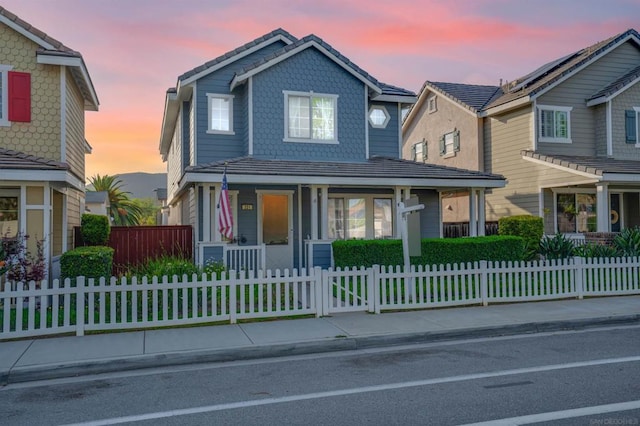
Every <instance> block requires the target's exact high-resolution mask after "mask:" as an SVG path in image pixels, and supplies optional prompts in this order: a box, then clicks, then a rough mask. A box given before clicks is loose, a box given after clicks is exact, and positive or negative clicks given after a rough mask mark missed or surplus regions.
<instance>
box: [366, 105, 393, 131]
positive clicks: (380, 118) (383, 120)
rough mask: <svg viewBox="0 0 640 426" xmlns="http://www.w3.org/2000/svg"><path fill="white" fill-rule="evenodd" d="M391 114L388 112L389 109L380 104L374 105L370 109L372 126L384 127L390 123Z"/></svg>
mask: <svg viewBox="0 0 640 426" xmlns="http://www.w3.org/2000/svg"><path fill="white" fill-rule="evenodd" d="M390 119H391V116H390V115H389V113H388V112H387V109H386V108H385V107H383V106H380V105H374V106H372V107H371V108H370V109H369V123H371V127H374V128H377V129H384V128H385V127H387V124H389V120H390Z"/></svg>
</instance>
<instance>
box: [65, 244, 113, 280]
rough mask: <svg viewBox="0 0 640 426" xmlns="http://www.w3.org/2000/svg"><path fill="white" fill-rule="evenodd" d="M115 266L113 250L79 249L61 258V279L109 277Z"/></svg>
mask: <svg viewBox="0 0 640 426" xmlns="http://www.w3.org/2000/svg"><path fill="white" fill-rule="evenodd" d="M112 266H113V249H112V248H111V247H104V246H89V247H78V248H75V249H73V250H69V251H68V252H66V253H64V254H63V255H62V256H60V272H61V277H62V279H63V280H64V279H65V278H71V279H75V278H76V277H82V276H83V277H87V278H100V277H109V276H110V275H111V268H112Z"/></svg>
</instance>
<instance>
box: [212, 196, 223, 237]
mask: <svg viewBox="0 0 640 426" xmlns="http://www.w3.org/2000/svg"><path fill="white" fill-rule="evenodd" d="M221 186H222V185H221V184H216V185H215V186H214V190H215V193H214V194H213V197H214V199H215V200H216V204H215V208H214V209H213V223H214V226H213V228H214V230H213V238H212V240H213V241H215V242H217V243H219V242H220V241H222V236H221V235H220V230H219V229H218V213H219V210H220V209H218V203H219V202H220V192H221V191H222V188H221Z"/></svg>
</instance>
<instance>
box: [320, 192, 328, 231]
mask: <svg viewBox="0 0 640 426" xmlns="http://www.w3.org/2000/svg"><path fill="white" fill-rule="evenodd" d="M320 199H321V202H320V203H321V204H320V206H321V208H320V235H321V236H322V239H323V240H326V239H328V238H329V208H328V207H329V187H328V186H327V185H323V186H321V187H320Z"/></svg>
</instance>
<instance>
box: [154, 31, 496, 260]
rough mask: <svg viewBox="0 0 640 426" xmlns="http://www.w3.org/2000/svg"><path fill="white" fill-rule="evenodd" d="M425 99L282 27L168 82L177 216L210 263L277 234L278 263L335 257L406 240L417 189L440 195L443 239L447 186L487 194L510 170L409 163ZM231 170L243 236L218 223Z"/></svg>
mask: <svg viewBox="0 0 640 426" xmlns="http://www.w3.org/2000/svg"><path fill="white" fill-rule="evenodd" d="M415 100H416V97H415V94H414V93H413V92H410V91H408V90H405V89H401V88H398V87H394V86H391V85H388V84H384V83H381V82H379V81H378V80H376V79H375V78H374V77H372V76H371V75H370V74H368V73H367V72H365V71H364V70H362V69H361V68H360V67H358V66H357V65H356V64H354V63H353V62H351V61H350V60H349V59H348V58H346V57H345V56H343V55H342V54H341V53H340V52H338V51H337V50H336V49H334V48H333V47H332V46H330V45H329V44H328V43H326V42H325V41H323V40H322V39H320V38H318V37H317V36H315V35H309V36H306V37H304V38H301V39H298V38H296V37H294V36H292V35H291V34H290V33H288V32H286V31H284V30H282V29H277V30H275V31H272V32H270V33H268V34H266V35H264V36H262V37H259V38H257V39H255V40H253V41H251V42H249V43H247V44H245V45H243V46H240V47H239V48H237V49H235V50H233V51H230V52H228V53H226V54H224V55H222V56H220V57H218V58H215V59H213V60H211V61H209V62H207V63H205V64H203V65H202V66H199V67H197V68H195V69H192V70H190V71H187V72H186V73H184V74H182V75H181V76H179V77H178V81H177V85H176V87H174V88H170V89H169V90H168V91H167V95H166V101H165V110H164V118H163V124H162V133H161V139H160V153H161V155H162V158H163V160H164V161H166V162H167V176H168V177H167V204H168V206H169V218H168V222H169V224H190V225H193V227H194V230H195V237H196V238H195V241H197V244H198V250H197V252H198V260H199V261H200V262H204V261H206V260H208V259H219V258H220V247H221V245H222V244H228V243H232V244H233V243H237V244H238V245H240V246H242V245H261V244H265V245H266V249H265V250H266V267H267V268H291V267H302V266H311V265H327V264H328V262H330V256H329V253H330V242H331V241H333V240H335V239H347V238H349V239H350V238H367V239H369V238H371V239H373V238H397V237H398V235H399V225H398V218H397V211H398V210H397V206H398V205H399V203H400V202H402V201H403V200H405V199H406V198H409V197H411V196H413V197H417V198H418V199H419V202H420V203H422V204H424V205H425V206H426V207H425V209H423V210H422V211H421V212H420V217H421V233H422V236H423V237H428V236H435V237H437V236H439V235H440V233H441V229H440V210H439V207H438V206H439V193H438V189H440V188H451V189H452V190H453V189H457V188H467V189H468V190H469V191H471V192H473V193H477V192H482V193H483V192H484V190H485V188H495V187H501V186H504V179H503V178H502V177H501V176H496V175H490V174H486V173H482V172H477V171H467V170H461V169H455V168H448V167H440V166H433V165H430V164H424V163H418V162H413V161H405V160H402V159H401V148H402V147H401V142H402V140H401V122H402V111H403V109H404V108H406V107H408V106H409V105H411V104H413V103H414V102H415ZM225 171H226V172H225ZM223 175H226V179H227V182H228V193H229V194H230V204H231V211H232V218H233V219H232V221H233V240H232V241H228V240H227V239H226V238H224V237H222V235H221V233H220V231H219V228H218V226H217V224H218V215H219V214H220V209H219V208H218V207H219V197H220V194H221V192H222V181H223ZM309 247H312V248H314V250H312V251H310V250H308V248H309ZM310 253H312V254H310Z"/></svg>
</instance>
